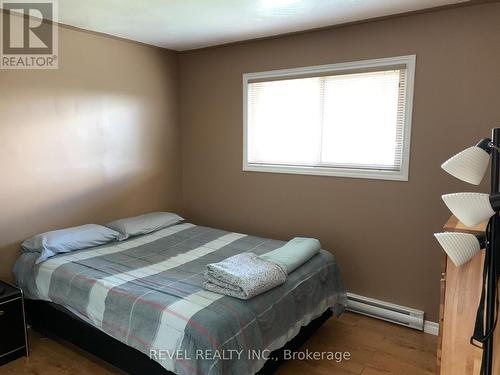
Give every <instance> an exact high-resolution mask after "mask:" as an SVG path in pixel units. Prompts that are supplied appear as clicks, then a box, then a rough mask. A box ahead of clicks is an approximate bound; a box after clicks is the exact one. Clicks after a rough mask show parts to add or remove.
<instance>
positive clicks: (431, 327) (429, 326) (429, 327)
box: [424, 320, 439, 336]
mask: <svg viewBox="0 0 500 375" xmlns="http://www.w3.org/2000/svg"><path fill="white" fill-rule="evenodd" d="M424 332H425V333H429V334H431V335H434V336H437V335H439V323H436V322H430V321H428V320H426V321H424Z"/></svg>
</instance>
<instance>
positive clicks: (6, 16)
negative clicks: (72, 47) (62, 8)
mask: <svg viewBox="0 0 500 375" xmlns="http://www.w3.org/2000/svg"><path fill="white" fill-rule="evenodd" d="M0 8H1V10H2V17H1V19H2V27H1V33H2V35H1V38H0V40H1V51H0V68H1V69H57V68H58V52H59V51H58V35H57V32H58V30H57V26H56V24H55V23H56V22H57V0H31V1H29V2H25V1H21V0H0Z"/></svg>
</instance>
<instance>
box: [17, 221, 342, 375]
mask: <svg viewBox="0 0 500 375" xmlns="http://www.w3.org/2000/svg"><path fill="white" fill-rule="evenodd" d="M283 244H284V242H282V241H276V240H271V239H266V238H260V237H255V236H250V235H244V234H240V233H230V232H226V231H223V230H219V229H213V228H208V227H203V226H196V225H193V224H189V223H182V224H177V225H174V226H171V227H168V228H166V229H162V230H159V231H156V232H153V233H150V234H147V235H142V236H137V237H132V238H130V239H128V240H126V241H122V242H113V243H111V244H107V245H102V246H98V247H93V248H90V249H85V250H78V251H73V252H71V253H66V254H61V255H57V256H55V257H52V258H50V259H48V260H46V261H44V262H42V263H40V264H35V260H36V256H37V255H36V254H33V253H24V254H22V255H21V257H20V258H19V259H18V261H17V262H16V265H15V267H14V274H15V278H16V281H17V284H18V286H20V287H21V288H22V289H23V291H24V293H25V296H26V298H27V314H28V319H29V321H30V322H31V324H32V325H33V326H34V328H36V329H40V330H41V331H43V332H44V333H48V334H55V335H56V336H59V337H62V338H63V339H66V340H68V341H70V342H73V343H75V344H76V345H78V346H80V347H82V348H83V349H86V350H88V351H90V352H92V353H94V354H96V355H98V356H99V357H101V358H103V359H105V360H107V361H108V362H111V363H112V364H115V365H117V366H118V367H120V368H122V369H124V370H125V371H128V372H131V373H148V374H149V373H154V374H170V373H175V374H178V375H187V374H212V375H222V374H238V375H246V374H255V373H257V372H258V371H259V370H262V369H263V367H264V366H266V367H264V369H266V368H267V369H269V368H272V367H273V366H272V363H271V364H270V362H273V361H277V360H279V359H280V358H279V353H280V351H279V350H280V348H281V349H283V348H284V347H285V348H286V347H290V348H295V347H297V346H298V344H300V342H301V341H302V340H303V338H305V337H307V336H308V335H309V334H310V333H311V332H312V331H313V330H314V329H315V328H317V327H318V326H319V325H321V323H322V322H323V321H324V320H326V319H327V318H328V317H329V316H330V315H331V313H332V312H333V313H334V314H336V315H340V314H341V313H342V312H343V310H344V307H345V305H346V296H345V291H344V287H343V284H342V280H341V277H340V272H339V268H338V265H337V263H336V260H335V257H334V256H333V255H332V254H331V253H329V252H327V251H324V250H321V251H320V253H319V254H317V255H316V256H314V257H313V258H311V259H310V260H309V261H308V262H307V263H305V264H303V265H302V266H301V267H299V268H298V269H297V270H295V271H294V272H292V273H291V274H289V275H288V278H287V281H286V282H285V283H284V284H283V285H281V286H279V287H277V288H274V289H272V290H270V291H268V292H266V293H263V294H261V295H259V296H257V297H254V298H252V299H250V300H247V301H243V300H239V299H236V298H232V297H228V296H224V295H220V294H216V293H212V292H209V291H207V290H204V289H203V287H202V284H203V273H204V271H205V267H206V264H208V263H213V262H218V261H221V260H223V259H225V258H227V257H229V256H232V255H235V254H238V253H242V252H253V253H255V254H257V255H261V254H265V253H267V252H269V251H271V250H274V249H276V248H278V247H281V246H283ZM306 326H307V327H306ZM301 328H302V330H301ZM299 332H300V333H299ZM293 338H295V340H292V339H293ZM270 353H273V354H270ZM276 353H278V357H275V355H276ZM266 362H267V364H266Z"/></svg>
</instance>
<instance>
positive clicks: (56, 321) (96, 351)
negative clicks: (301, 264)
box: [25, 300, 332, 375]
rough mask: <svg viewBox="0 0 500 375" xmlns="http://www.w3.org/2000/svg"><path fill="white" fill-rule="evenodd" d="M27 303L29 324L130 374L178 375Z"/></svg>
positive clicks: (46, 307) (58, 311) (311, 327)
mask: <svg viewBox="0 0 500 375" xmlns="http://www.w3.org/2000/svg"><path fill="white" fill-rule="evenodd" d="M25 306H26V314H27V320H28V323H29V324H30V325H31V326H32V328H34V329H35V330H36V331H38V332H40V333H42V334H44V335H45V336H48V337H51V338H54V339H56V340H57V339H62V340H65V341H68V342H70V343H71V344H74V345H76V346H77V347H79V348H81V349H83V350H85V351H87V352H89V353H91V354H93V355H95V356H96V357H99V358H101V359H102V360H104V361H106V362H108V363H110V364H112V365H114V366H116V367H118V368H119V369H121V370H123V371H125V372H127V373H130V374H135V375H146V374H147V375H175V374H173V373H172V372H170V371H167V370H165V369H164V368H163V367H162V366H161V365H160V364H159V363H157V362H155V361H154V360H151V359H150V358H149V357H148V356H146V355H145V354H143V353H141V352H140V351H138V350H137V349H134V348H132V347H130V346H128V345H126V344H123V343H122V342H120V341H118V340H116V339H114V338H113V337H111V336H109V335H107V334H105V333H104V332H102V331H100V330H99V329H97V328H95V327H93V326H92V325H90V324H88V323H86V322H84V321H83V320H81V319H80V318H78V317H77V316H75V315H74V314H72V313H70V312H69V311H67V310H63V309H62V308H61V307H58V306H56V305H54V304H52V303H49V302H44V301H36V300H26V302H25ZM331 316H332V312H331V310H330V309H328V310H326V311H325V312H324V313H323V315H321V316H320V317H318V318H316V319H314V320H313V321H311V322H310V323H309V324H308V325H307V326H305V327H302V328H301V330H300V332H299V333H298V335H297V336H295V337H294V338H293V339H292V340H290V341H289V342H288V343H286V344H285V346H283V347H282V348H281V349H278V350H275V351H274V352H272V353H271V355H270V358H272V360H268V361H267V362H266V363H265V365H264V367H263V368H262V369H261V370H260V371H259V372H258V374H259V375H267V374H272V373H273V372H274V371H275V370H276V369H277V368H278V367H279V366H280V364H281V363H282V362H283V361H284V358H283V356H284V351H285V350H291V351H296V350H297V349H299V347H300V346H301V345H302V344H303V343H304V342H305V341H306V340H307V339H308V338H309V337H311V335H312V334H313V333H314V332H315V331H316V330H317V329H318V328H319V327H321V325H322V324H323V323H324V322H325V321H327V320H328V319H329V318H330V317H331Z"/></svg>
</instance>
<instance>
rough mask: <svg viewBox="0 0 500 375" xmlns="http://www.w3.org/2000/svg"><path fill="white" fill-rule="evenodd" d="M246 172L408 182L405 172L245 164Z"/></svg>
mask: <svg viewBox="0 0 500 375" xmlns="http://www.w3.org/2000/svg"><path fill="white" fill-rule="evenodd" d="M243 171H244V172H267V173H285V174H302V175H315V176H335V177H350V178H366V179H373V180H390V181H408V173H407V172H406V173H405V172H404V171H386V170H372V169H348V168H330V167H307V166H303V167H302V166H286V165H282V166H281V165H280V166H276V165H265V164H244V165H243Z"/></svg>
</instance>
